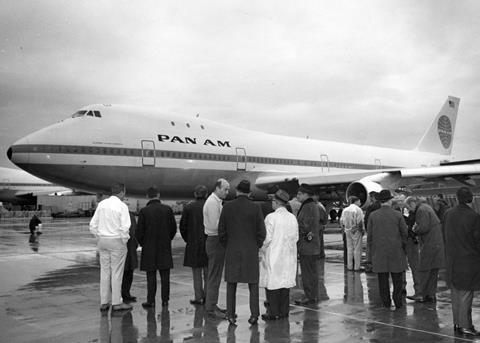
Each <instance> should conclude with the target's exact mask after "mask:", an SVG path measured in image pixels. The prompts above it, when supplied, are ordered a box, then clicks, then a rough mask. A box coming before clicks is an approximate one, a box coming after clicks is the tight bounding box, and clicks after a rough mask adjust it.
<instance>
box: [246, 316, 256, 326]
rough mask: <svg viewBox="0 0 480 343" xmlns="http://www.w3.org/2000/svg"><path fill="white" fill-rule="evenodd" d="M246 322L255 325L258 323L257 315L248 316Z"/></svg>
mask: <svg viewBox="0 0 480 343" xmlns="http://www.w3.org/2000/svg"><path fill="white" fill-rule="evenodd" d="M248 323H249V324H250V325H257V324H258V317H257V316H250V318H248Z"/></svg>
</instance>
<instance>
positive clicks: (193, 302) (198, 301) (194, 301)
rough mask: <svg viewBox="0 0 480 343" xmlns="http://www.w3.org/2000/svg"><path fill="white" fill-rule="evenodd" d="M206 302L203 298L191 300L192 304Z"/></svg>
mask: <svg viewBox="0 0 480 343" xmlns="http://www.w3.org/2000/svg"><path fill="white" fill-rule="evenodd" d="M204 303H205V300H203V299H200V300H197V299H192V300H190V304H192V305H203V304H204Z"/></svg>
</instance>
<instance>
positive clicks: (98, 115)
mask: <svg viewBox="0 0 480 343" xmlns="http://www.w3.org/2000/svg"><path fill="white" fill-rule="evenodd" d="M93 114H95V117H97V118H102V115H101V114H100V111H93Z"/></svg>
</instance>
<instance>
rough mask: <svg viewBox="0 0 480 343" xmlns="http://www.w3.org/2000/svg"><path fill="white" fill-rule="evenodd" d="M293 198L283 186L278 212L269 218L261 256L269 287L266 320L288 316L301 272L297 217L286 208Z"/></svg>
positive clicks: (276, 201)
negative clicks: (293, 291) (299, 267)
mask: <svg viewBox="0 0 480 343" xmlns="http://www.w3.org/2000/svg"><path fill="white" fill-rule="evenodd" d="M288 200H290V197H289V195H288V193H287V192H286V191H284V190H282V189H279V190H278V191H277V192H276V193H275V194H274V197H273V199H272V206H273V209H274V212H272V213H270V214H269V215H268V216H267V217H266V218H265V227H266V230H267V236H266V238H265V241H264V242H263V247H262V249H261V251H260V252H261V254H260V256H261V258H260V287H265V290H266V295H267V302H266V304H267V305H266V307H267V313H266V314H262V319H264V320H276V319H280V318H286V317H288V310H289V300H290V288H291V287H294V286H295V276H296V274H297V241H298V223H297V218H295V216H294V215H293V214H291V213H290V212H288V211H287V209H286V208H285V207H286V205H287V204H288Z"/></svg>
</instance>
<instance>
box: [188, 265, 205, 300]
mask: <svg viewBox="0 0 480 343" xmlns="http://www.w3.org/2000/svg"><path fill="white" fill-rule="evenodd" d="M192 275H193V291H194V292H195V300H204V299H205V290H206V289H207V275H208V268H207V267H198V268H193V267H192Z"/></svg>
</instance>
